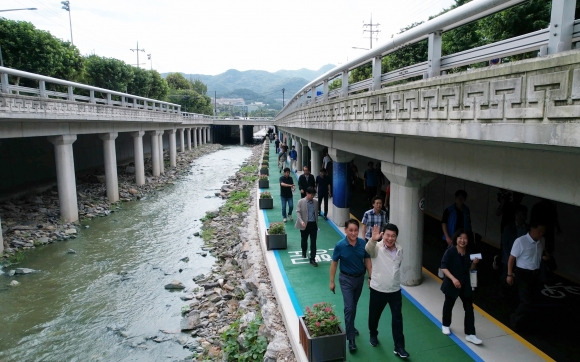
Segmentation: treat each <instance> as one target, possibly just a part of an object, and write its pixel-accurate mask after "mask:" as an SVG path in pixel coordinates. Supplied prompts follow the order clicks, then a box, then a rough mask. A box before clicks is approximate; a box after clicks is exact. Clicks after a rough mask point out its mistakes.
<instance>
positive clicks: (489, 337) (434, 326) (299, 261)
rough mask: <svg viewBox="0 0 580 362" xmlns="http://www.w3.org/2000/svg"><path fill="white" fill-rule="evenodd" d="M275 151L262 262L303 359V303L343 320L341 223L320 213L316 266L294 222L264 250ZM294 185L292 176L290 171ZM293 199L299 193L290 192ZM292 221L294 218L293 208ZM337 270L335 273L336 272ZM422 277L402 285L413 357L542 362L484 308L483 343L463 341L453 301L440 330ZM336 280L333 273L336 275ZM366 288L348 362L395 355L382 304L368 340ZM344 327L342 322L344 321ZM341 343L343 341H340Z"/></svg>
mask: <svg viewBox="0 0 580 362" xmlns="http://www.w3.org/2000/svg"><path fill="white" fill-rule="evenodd" d="M280 175H281V174H279V173H278V168H277V156H276V153H275V149H274V146H273V144H271V145H270V188H269V190H268V191H269V192H271V193H272V196H273V198H274V208H273V209H269V210H259V212H258V219H259V225H260V230H262V231H260V237H261V242H262V249H263V250H264V257H265V260H266V265H267V268H268V270H269V273H270V276H271V279H272V285H273V288H274V291H275V294H276V297H277V299H278V302H279V308H280V311H281V314H282V316H283V318H284V321H285V323H286V326H287V329H288V334H289V338H290V341H291V343H292V346H293V348H294V351H295V353H296V356H297V359H298V360H299V361H305V360H306V356H305V354H304V352H303V349H302V347H301V346H300V342H299V339H298V316H301V315H302V314H303V310H304V309H305V308H306V307H307V306H311V305H313V304H314V303H318V302H330V303H332V304H333V305H335V307H336V312H337V315H338V316H339V317H340V318H341V320H343V319H344V318H343V312H342V311H343V303H342V295H341V293H340V288H339V286H338V285H337V288H336V294H333V293H332V292H331V291H330V289H329V269H330V262H331V256H332V251H333V247H334V245H335V244H336V242H337V241H338V240H339V239H342V238H343V237H344V234H343V232H342V228H337V227H336V225H334V224H333V223H332V222H331V221H330V220H328V221H325V220H324V219H323V218H322V217H321V218H319V228H320V230H319V232H318V242H317V244H318V245H317V246H318V250H317V262H318V265H319V266H318V267H313V266H312V265H310V264H309V262H308V258H305V259H304V258H302V255H301V249H300V232H299V230H297V229H296V228H295V227H294V222H293V221H288V222H287V223H286V233H287V235H288V248H287V249H284V250H273V251H266V247H265V235H264V229H265V228H266V227H267V226H268V225H269V224H270V223H272V222H282V213H281V208H280V187H279V183H278V178H279V176H280ZM293 177H294V182H295V183H296V184H297V180H296V175H293ZM294 195H295V198H294V203H295V204H297V202H298V199H299V192H298V191H296V193H295V194H294ZM293 216H294V220H295V219H296V216H295V212H294V211H293ZM337 273H338V272H337ZM423 273H424V282H423V283H422V284H421V285H419V286H416V287H405V288H403V296H404V298H403V321H404V333H405V341H406V349H407V351H408V352H409V353H410V354H411V359H412V360H413V361H430V362H434V361H466V360H475V361H484V360H488V361H492V360H493V361H501V360H509V361H542V360H550V358H549V357H548V356H547V355H545V354H543V353H542V352H541V351H539V350H537V349H535V348H533V346H531V345H529V344H528V343H527V342H525V341H524V340H523V339H521V338H518V336H517V335H516V334H515V333H513V332H512V331H511V330H509V329H508V328H506V327H503V326H502V325H501V324H499V323H498V322H496V321H495V320H494V319H493V318H491V317H490V316H489V315H487V314H486V313H485V312H483V311H481V310H480V309H478V308H476V323H475V324H476V328H477V335H478V337H479V338H481V339H482V340H483V341H484V343H483V345H481V346H475V345H472V344H470V343H468V342H466V341H465V338H464V337H465V335H464V334H463V309H462V307H461V303H457V304H456V307H455V309H454V311H453V317H454V320H453V323H452V325H451V329H452V332H453V334H452V335H451V336H445V335H443V334H442V333H441V323H440V321H439V318H440V314H441V308H442V304H443V294H442V293H441V292H440V291H439V285H440V281H439V279H438V278H437V277H435V276H432V275H431V273H429V272H428V271H427V270H425V269H424V272H423ZM336 279H337V280H338V276H337V278H336ZM337 284H338V283H337ZM368 305H369V290H368V288H364V290H363V293H362V296H361V298H360V300H359V304H358V308H357V317H356V322H355V326H356V328H357V329H358V330H359V331H360V336H358V337H357V346H358V350H357V351H356V352H355V353H353V354H351V353H349V352H347V360H348V361H382V360H386V359H387V358H388V359H396V358H397V357H395V356H394V355H393V354H392V353H393V340H392V336H391V318H390V312H389V309H388V308H387V309H385V312H384V313H383V316H382V318H381V321H380V325H379V336H378V338H379V345H378V346H377V347H372V346H371V345H370V344H369V335H368V328H367V318H368ZM343 327H344V324H343ZM344 347H345V348H346V346H344Z"/></svg>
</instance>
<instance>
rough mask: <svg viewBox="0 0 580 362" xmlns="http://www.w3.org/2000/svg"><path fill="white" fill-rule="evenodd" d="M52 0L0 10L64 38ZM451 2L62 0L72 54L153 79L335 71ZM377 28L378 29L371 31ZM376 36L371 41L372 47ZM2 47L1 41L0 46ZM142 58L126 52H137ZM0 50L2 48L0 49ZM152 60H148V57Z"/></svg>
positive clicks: (0, 5) (25, 1)
mask: <svg viewBox="0 0 580 362" xmlns="http://www.w3.org/2000/svg"><path fill="white" fill-rule="evenodd" d="M60 2H61V1H60V0H2V1H0V10H4V9H14V8H28V7H36V8H38V10H35V11H10V12H1V13H0V16H3V17H5V18H8V19H13V20H24V21H29V22H31V23H32V24H34V25H35V26H36V27H37V28H38V29H42V30H47V31H49V32H50V33H51V34H53V35H54V36H56V37H57V38H61V39H63V40H65V41H68V40H70V36H71V35H70V28H69V17H68V15H69V14H68V12H67V11H65V10H63V9H62V8H61V7H62V4H61V3H60ZM454 3H455V1H454V0H287V1H279V0H204V1H198V0H116V1H113V0H70V9H71V13H70V15H71V18H72V36H73V42H74V44H75V45H76V46H77V47H78V48H79V49H80V51H81V54H83V55H88V54H93V53H94V54H96V55H99V56H104V57H111V58H117V59H120V60H123V61H125V62H126V63H128V64H133V65H136V64H137V53H139V63H141V67H146V68H147V69H149V68H150V67H151V66H153V69H156V70H157V71H159V72H160V73H164V72H184V73H198V74H207V75H216V74H220V73H223V72H225V71H227V70H228V69H238V70H242V71H243V70H266V71H269V72H275V71H277V70H281V69H286V70H296V69H300V68H307V69H312V70H317V69H319V68H320V67H322V66H323V65H326V64H335V65H339V64H341V63H345V62H346V61H348V60H351V59H354V58H356V57H358V56H360V55H362V53H363V52H364V50H359V49H353V47H359V48H369V47H370V40H369V35H370V33H369V32H368V31H367V32H363V30H365V29H366V30H370V26H366V27H364V24H371V16H372V24H374V25H375V26H373V28H372V29H373V30H379V31H380V32H379V33H374V38H373V40H372V41H373V47H375V45H377V44H381V43H383V42H385V41H386V40H388V39H389V38H390V37H391V36H392V35H393V34H396V33H397V32H398V31H399V30H400V29H401V28H403V27H405V26H407V25H410V24H412V23H414V22H419V21H426V20H427V19H428V17H429V16H430V15H434V14H437V13H439V12H440V11H441V10H442V9H444V8H449V7H450V6H451V5H452V4H454ZM376 24H380V25H378V26H377V25H376ZM377 38H378V40H377ZM0 42H1V39H0ZM137 42H139V48H140V49H144V50H145V51H144V52H141V51H139V52H137V51H131V49H136V48H137ZM0 45H1V43H0ZM147 54H151V61H149V60H148V59H147Z"/></svg>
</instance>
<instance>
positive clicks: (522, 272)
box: [277, 144, 546, 358]
mask: <svg viewBox="0 0 580 362" xmlns="http://www.w3.org/2000/svg"><path fill="white" fill-rule="evenodd" d="M277 146H278V145H277ZM293 148H294V147H293ZM286 152H287V147H286V148H284V146H283V144H282V146H281V148H280V158H281V159H282V158H283V160H282V161H283V162H284V165H285V162H286V159H287V157H288V156H287V154H286ZM289 156H290V159H291V167H292V169H291V168H288V167H285V168H281V171H282V170H283V171H284V175H283V176H281V177H280V188H281V200H282V216H283V220H284V222H286V221H287V220H288V219H289V220H293V218H292V211H293V201H292V196H293V191H294V190H295V185H294V183H293V179H292V177H291V176H290V172H291V171H296V151H295V150H293V151H290V154H289ZM302 171H303V173H302V174H301V175H300V176H299V178H298V188H299V192H300V200H299V201H298V205H297V208H296V222H295V227H296V228H297V229H299V230H300V234H301V242H300V246H301V251H302V257H303V258H308V259H309V262H310V264H311V265H312V266H314V267H317V266H318V262H317V259H316V253H317V231H318V217H319V216H320V211H321V206H322V204H324V213H323V214H322V216H323V217H324V219H326V218H327V214H328V198H329V197H331V184H330V180H329V177H328V175H326V173H325V169H324V168H322V170H321V172H320V175H319V176H318V177H316V178H315V177H314V176H313V175H311V174H310V169H309V167H308V166H304V167H303V168H302ZM375 171H376V169H374V168H373V167H372V165H369V169H368V170H367V171H366V172H365V190H366V191H367V195H368V197H369V201H370V202H371V205H372V208H371V209H370V210H368V211H366V212H365V213H364V215H363V218H362V221H361V223H360V224H359V222H358V221H357V220H356V219H350V220H348V221H346V223H345V229H344V231H345V237H344V238H343V239H341V240H340V241H338V242H337V243H336V245H335V247H334V251H333V254H332V262H331V266H330V276H329V277H330V283H329V288H330V290H331V291H332V292H335V289H336V272H337V270H338V271H339V276H338V282H339V284H340V290H341V293H342V297H343V302H344V322H345V325H346V335H347V340H348V348H349V350H350V351H351V352H354V351H356V349H357V346H356V341H355V337H356V336H358V335H359V331H358V330H357V329H356V328H355V327H354V324H355V318H356V311H357V304H358V301H359V298H360V296H361V294H362V290H363V288H364V284H365V279H366V282H367V285H368V288H369V290H370V300H369V307H368V308H369V310H368V328H369V335H370V339H369V342H370V344H371V346H373V347H376V346H377V345H378V344H379V339H378V324H379V320H380V318H381V315H382V312H383V311H384V309H385V307H386V305H387V304H388V305H389V307H390V311H391V318H392V321H391V328H392V337H393V343H394V353H395V354H396V355H397V356H399V357H401V358H406V357H409V353H408V352H407V351H406V350H405V337H404V334H403V316H402V294H401V263H402V261H403V249H402V247H401V245H400V244H399V243H397V237H398V235H399V229H398V227H397V226H396V225H394V224H392V223H389V216H388V214H387V212H385V208H384V201H383V197H381V196H377V195H376V194H377V192H376V190H377V187H376V186H377V183H378V181H376V180H377V179H378V177H377V176H376V174H375V173H376V172H375ZM379 171H380V170H379ZM316 195H318V200H317V199H315V196H316ZM371 195H374V196H372V197H371ZM466 199H467V193H466V192H465V191H464V190H458V191H457V192H456V193H455V202H454V203H453V204H452V205H450V206H449V207H447V208H445V210H444V212H443V216H442V220H441V225H442V232H443V233H442V235H443V236H442V238H443V241H444V245H445V246H446V250H445V252H444V253H443V255H442V258H441V263H440V270H441V272H442V279H443V281H442V284H441V288H440V289H441V291H442V293H443V294H444V301H443V308H442V323H441V326H442V327H441V330H442V333H444V334H446V335H449V334H451V332H452V331H451V323H452V310H453V307H454V305H455V302H456V300H457V298H459V299H461V301H462V304H463V308H464V310H465V317H464V322H463V328H464V333H465V338H466V340H467V341H468V342H471V343H473V344H476V345H477V344H481V343H482V340H481V339H479V338H478V337H477V335H476V330H475V318H474V310H473V295H474V292H473V288H472V285H471V282H470V275H471V273H472V271H475V270H476V268H477V265H478V263H479V261H480V257H481V256H480V255H477V254H475V253H473V252H472V250H470V247H469V246H471V245H472V243H473V230H472V227H471V214H470V210H469V208H468V207H467V205H466V204H465V201H466ZM287 207H288V212H286V208H287ZM517 211H518V209H517V208H516V209H515V210H514V212H517ZM520 219H521V217H519V218H518V217H517V216H516V217H515V219H514V222H515V223H516V225H515V226H512V225H511V224H510V225H507V226H506V227H505V229H507V230H510V231H512V234H513V230H516V231H517V237H515V238H512V239H513V240H511V241H510V242H509V243H507V244H509V245H508V246H502V249H509V250H508V251H507V252H506V250H503V254H504V255H503V257H502V259H503V268H504V273H503V275H504V277H505V283H506V285H508V286H512V285H516V287H517V290H518V295H519V299H520V303H519V306H518V307H517V309H516V310H515V312H514V314H513V315H512V318H511V320H512V325H513V326H516V325H518V324H519V323H520V322H521V320H522V319H523V318H525V316H526V315H527V314H528V313H529V312H530V305H531V293H532V290H533V285H534V284H535V283H536V281H537V278H538V270H539V268H540V263H541V262H542V260H543V259H546V254H545V252H544V248H545V247H544V239H543V235H544V233H545V231H546V225H545V223H543V222H542V221H541V220H538V219H535V220H532V223H531V225H530V228H529V232H528V230H527V228H525V227H524V226H523V225H522V222H521V220H520ZM361 225H362V238H361V237H359V227H361ZM502 229H503V228H502ZM512 229H513V230H512ZM524 229H525V232H524ZM502 232H503V230H502ZM514 235H515V234H514ZM308 239H310V253H308ZM503 244H504V241H503V237H502V245H503ZM365 275H367V278H365Z"/></svg>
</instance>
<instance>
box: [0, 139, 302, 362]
mask: <svg viewBox="0 0 580 362" xmlns="http://www.w3.org/2000/svg"><path fill="white" fill-rule="evenodd" d="M220 147H221V146H220V145H204V146H202V147H201V148H198V149H194V150H192V151H191V152H186V153H179V154H178V159H177V167H176V168H169V167H168V166H166V168H165V174H164V175H161V176H160V177H155V178H152V177H150V176H148V177H147V183H146V184H145V185H143V186H141V187H137V186H135V184H134V181H133V178H134V174H133V173H132V172H133V168H132V167H131V165H128V166H119V168H118V177H119V193H120V196H121V201H120V202H123V201H130V200H136V199H144V198H146V197H148V196H150V195H152V194H154V193H155V192H157V191H159V190H161V189H163V188H164V187H165V186H166V185H168V184H172V183H173V182H174V181H176V180H177V179H178V178H179V177H180V176H181V175H183V174H185V173H187V172H189V170H190V163H191V161H192V160H193V159H195V158H197V157H199V156H202V155H204V154H207V153H210V152H214V151H216V150H218V149H219V148H220ZM262 153H263V146H262V145H259V146H255V147H253V149H252V156H251V158H250V159H249V160H248V161H247V163H246V165H244V167H242V168H241V169H240V171H238V172H237V173H236V175H235V176H233V177H231V178H230V179H229V180H228V181H227V182H226V183H225V184H224V185H223V187H222V189H221V191H220V192H219V193H217V194H216V195H217V196H219V197H222V198H224V199H226V200H227V201H226V204H225V205H224V206H223V207H222V208H220V209H219V210H217V211H215V212H211V213H208V214H207V215H206V218H205V221H204V227H203V230H202V231H200V234H201V235H202V236H203V238H204V240H205V242H206V247H205V249H206V250H207V251H208V252H211V253H212V254H213V255H214V256H215V257H216V259H217V261H216V264H215V265H214V267H213V268H212V271H211V272H210V273H207V274H205V275H199V276H197V277H195V278H194V281H195V282H196V285H197V288H196V289H195V290H187V291H185V292H184V295H183V296H182V298H181V299H182V300H184V305H183V306H182V313H183V320H182V322H181V326H176V329H181V330H182V333H187V334H189V335H190V336H191V338H190V337H187V338H184V339H181V338H179V337H177V335H175V337H177V338H175V339H174V340H176V341H180V340H183V342H182V344H183V348H188V349H189V350H191V351H192V357H191V358H190V359H188V360H227V359H226V358H225V356H226V355H228V354H229V355H230V356H231V355H233V354H234V353H248V352H251V353H255V352H258V353H260V358H259V359H260V360H261V359H262V355H263V360H264V361H295V357H294V354H293V351H292V348H291V347H290V343H289V340H288V337H287V334H286V330H285V326H284V323H283V321H282V318H281V315H280V314H279V311H278V308H277V303H276V299H275V297H274V294H273V292H272V288H271V283H270V280H269V276H268V272H267V270H266V267H265V265H264V261H263V254H262V250H261V247H260V241H259V236H258V234H257V232H256V230H257V228H258V226H257V214H256V207H255V197H254V196H255V187H256V179H257V171H258V167H257V166H258V164H259V162H260V160H261V156H262ZM146 174H147V175H151V170H150V169H149V170H146ZM77 195H78V201H79V216H80V218H81V219H80V221H81V222H82V221H83V220H85V219H88V218H93V217H101V216H107V215H109V214H110V213H111V212H115V210H116V209H117V208H119V207H120V206H119V205H118V204H109V203H108V201H107V199H106V190H105V184H104V177H103V176H99V175H96V176H95V175H88V176H85V177H77ZM233 200H235V201H233ZM0 217H1V221H2V228H3V235H4V243H5V258H15V256H17V255H18V254H19V251H20V250H24V249H29V248H34V247H36V246H38V245H43V244H49V243H53V242H56V241H59V240H66V239H70V238H74V237H75V235H76V232H77V229H78V228H79V227H81V226H80V223H61V222H60V221H59V209H58V194H57V192H56V187H54V188H52V189H50V190H48V191H45V192H42V193H39V194H36V195H33V196H26V197H23V198H21V199H18V200H10V201H3V202H1V203H0ZM166 287H167V288H173V287H178V288H179V287H180V286H179V285H177V286H171V285H169V286H166ZM162 332H163V331H162ZM164 333H165V332H164ZM222 335H224V336H227V337H225V338H224V337H222ZM236 360H237V359H236ZM250 360H253V359H252V358H251V359H250Z"/></svg>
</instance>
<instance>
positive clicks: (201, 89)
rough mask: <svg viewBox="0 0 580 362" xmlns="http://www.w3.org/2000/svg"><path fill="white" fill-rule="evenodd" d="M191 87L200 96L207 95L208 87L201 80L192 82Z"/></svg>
mask: <svg viewBox="0 0 580 362" xmlns="http://www.w3.org/2000/svg"><path fill="white" fill-rule="evenodd" d="M191 87H192V89H193V90H194V91H196V92H197V93H199V94H203V95H207V85H206V84H205V83H204V82H202V81H201V80H199V79H196V80H194V81H193V82H191Z"/></svg>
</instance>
